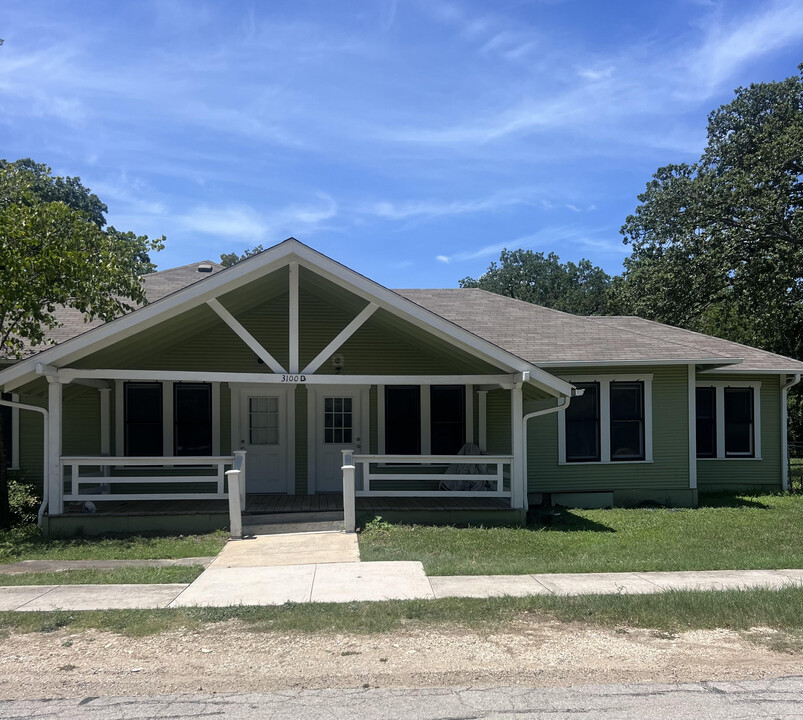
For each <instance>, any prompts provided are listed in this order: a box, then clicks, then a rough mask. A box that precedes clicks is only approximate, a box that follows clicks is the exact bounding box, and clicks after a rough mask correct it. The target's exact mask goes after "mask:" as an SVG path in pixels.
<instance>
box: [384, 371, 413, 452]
mask: <svg viewBox="0 0 803 720" xmlns="http://www.w3.org/2000/svg"><path fill="white" fill-rule="evenodd" d="M385 452H386V453H387V454H388V455H420V454H421V388H420V387H419V386H418V385H387V386H386V387H385Z"/></svg>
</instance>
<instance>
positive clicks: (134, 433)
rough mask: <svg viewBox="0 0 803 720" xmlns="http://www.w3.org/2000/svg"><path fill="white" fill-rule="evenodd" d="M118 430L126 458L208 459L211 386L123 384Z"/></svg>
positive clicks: (210, 426) (209, 450) (210, 452)
mask: <svg viewBox="0 0 803 720" xmlns="http://www.w3.org/2000/svg"><path fill="white" fill-rule="evenodd" d="M171 418H172V422H171ZM122 427H123V437H122V440H123V452H124V453H125V455H127V456H140V457H142V456H145V457H161V456H165V455H171V454H172V455H175V456H179V457H180V456H196V455H212V454H213V421H212V386H211V385H210V384H209V383H172V392H171V388H170V385H168V386H167V388H165V386H164V385H163V384H162V383H158V382H127V383H124V384H123V409H122ZM166 431H167V432H166Z"/></svg>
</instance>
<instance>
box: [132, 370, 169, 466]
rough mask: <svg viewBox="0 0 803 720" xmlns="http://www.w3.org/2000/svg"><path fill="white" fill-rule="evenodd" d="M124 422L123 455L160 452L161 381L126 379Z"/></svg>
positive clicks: (161, 430) (155, 454)
mask: <svg viewBox="0 0 803 720" xmlns="http://www.w3.org/2000/svg"><path fill="white" fill-rule="evenodd" d="M123 425H124V433H123V434H124V443H125V454H126V455H130V456H143V455H145V456H161V455H162V454H163V441H162V437H163V426H162V384H161V383H133V382H130V383H125V386H124V409H123Z"/></svg>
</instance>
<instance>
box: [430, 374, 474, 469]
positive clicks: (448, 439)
mask: <svg viewBox="0 0 803 720" xmlns="http://www.w3.org/2000/svg"><path fill="white" fill-rule="evenodd" d="M429 408H430V410H429V411H430V433H431V435H430V443H431V448H432V454H433V455H456V454H457V453H458V452H459V451H460V448H462V447H463V445H465V443H466V388H465V386H464V385H432V386H431V387H430V389H429Z"/></svg>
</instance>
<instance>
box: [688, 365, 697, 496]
mask: <svg viewBox="0 0 803 720" xmlns="http://www.w3.org/2000/svg"><path fill="white" fill-rule="evenodd" d="M686 377H687V381H686V382H687V391H686V395H687V398H688V422H689V489H690V490H694V489H695V488H696V487H697V396H696V392H695V391H696V389H697V368H696V367H695V366H694V365H689V370H688V374H687V376H686Z"/></svg>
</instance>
